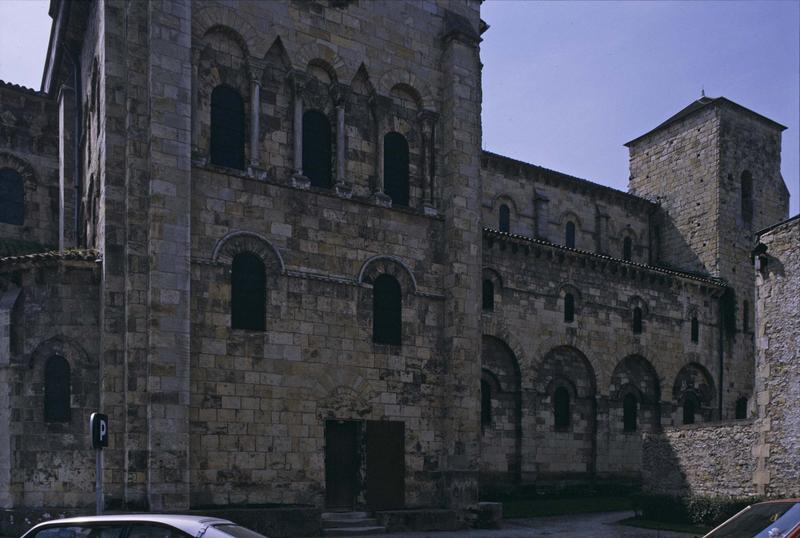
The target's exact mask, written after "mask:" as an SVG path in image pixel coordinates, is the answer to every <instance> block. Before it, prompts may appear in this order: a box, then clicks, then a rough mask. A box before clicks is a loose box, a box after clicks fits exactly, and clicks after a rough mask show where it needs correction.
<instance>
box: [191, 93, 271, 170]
mask: <svg viewBox="0 0 800 538" xmlns="http://www.w3.org/2000/svg"><path fill="white" fill-rule="evenodd" d="M195 115H196V114H195ZM260 123H261V81H260V80H259V79H258V78H256V77H253V79H252V80H251V81H250V168H251V169H253V168H258V164H259V162H260V159H259V151H258V149H259V147H260V145H259V143H258V142H259V138H260V137H261V128H260Z"/></svg>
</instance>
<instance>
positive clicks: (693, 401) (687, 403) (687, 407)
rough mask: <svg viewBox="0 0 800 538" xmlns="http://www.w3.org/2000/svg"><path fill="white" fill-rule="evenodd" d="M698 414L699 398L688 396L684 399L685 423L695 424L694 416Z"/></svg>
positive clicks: (692, 395)
mask: <svg viewBox="0 0 800 538" xmlns="http://www.w3.org/2000/svg"><path fill="white" fill-rule="evenodd" d="M696 412H697V398H696V397H695V395H694V394H687V395H686V397H685V398H684V399H683V423H684V424H694V415H695V413H696Z"/></svg>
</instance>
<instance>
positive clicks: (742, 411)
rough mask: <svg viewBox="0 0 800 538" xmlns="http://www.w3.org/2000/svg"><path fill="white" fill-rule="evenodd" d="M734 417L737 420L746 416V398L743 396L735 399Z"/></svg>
mask: <svg viewBox="0 0 800 538" xmlns="http://www.w3.org/2000/svg"><path fill="white" fill-rule="evenodd" d="M736 418H737V419H739V420H741V419H744V418H747V398H745V397H744V396H743V397H741V398H739V399H738V400H736Z"/></svg>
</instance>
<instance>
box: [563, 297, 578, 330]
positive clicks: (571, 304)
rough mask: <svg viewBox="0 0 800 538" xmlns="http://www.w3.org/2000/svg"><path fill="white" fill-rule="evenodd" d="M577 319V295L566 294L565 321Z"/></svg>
mask: <svg viewBox="0 0 800 538" xmlns="http://www.w3.org/2000/svg"><path fill="white" fill-rule="evenodd" d="M573 321H575V297H573V295H572V294H571V293H567V294H566V295H564V323H572V322H573Z"/></svg>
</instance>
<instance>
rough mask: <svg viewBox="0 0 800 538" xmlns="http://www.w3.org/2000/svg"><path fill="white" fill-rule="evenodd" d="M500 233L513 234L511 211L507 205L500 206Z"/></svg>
mask: <svg viewBox="0 0 800 538" xmlns="http://www.w3.org/2000/svg"><path fill="white" fill-rule="evenodd" d="M499 225H500V231H501V232H506V233H509V232H511V210H509V209H508V206H507V205H506V204H503V205H501V206H500V222H499Z"/></svg>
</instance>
